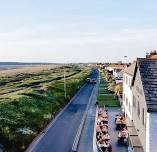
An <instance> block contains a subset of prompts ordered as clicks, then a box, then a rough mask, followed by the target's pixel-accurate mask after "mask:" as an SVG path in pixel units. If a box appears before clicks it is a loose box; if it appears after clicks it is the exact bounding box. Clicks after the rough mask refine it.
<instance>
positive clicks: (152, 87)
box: [132, 58, 157, 152]
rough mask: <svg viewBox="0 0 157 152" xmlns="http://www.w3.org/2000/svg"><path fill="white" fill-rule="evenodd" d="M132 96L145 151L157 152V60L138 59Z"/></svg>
mask: <svg viewBox="0 0 157 152" xmlns="http://www.w3.org/2000/svg"><path fill="white" fill-rule="evenodd" d="M132 95H133V100H132V120H133V123H134V125H135V128H136V131H137V133H138V136H139V139H140V141H141V144H142V147H143V150H144V152H157V149H156V145H157V140H156V137H157V60H153V59H145V58H144V59H142V58H140V59H137V63H136V66H135V72H134V76H133V82H132Z"/></svg>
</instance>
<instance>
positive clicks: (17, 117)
mask: <svg viewBox="0 0 157 152" xmlns="http://www.w3.org/2000/svg"><path fill="white" fill-rule="evenodd" d="M64 70H65V74H66V85H67V97H66V98H65V97H64ZM90 74H91V69H90V68H85V67H79V66H66V67H57V68H53V69H47V70H42V71H38V72H32V73H18V74H16V75H11V76H2V77H0V141H1V144H3V145H4V146H5V147H6V148H7V151H8V152H15V151H16V152H23V151H24V150H25V149H26V148H27V146H28V145H29V144H30V143H31V142H32V140H33V139H34V138H35V137H36V136H37V135H38V134H39V133H40V132H41V130H42V129H43V128H45V126H46V125H47V124H48V123H49V122H50V121H51V120H52V119H53V118H54V117H55V116H56V115H57V113H58V112H59V111H61V110H62V109H63V107H64V106H65V105H66V104H67V103H68V102H69V100H70V99H71V98H72V97H73V95H74V94H75V93H76V92H77V91H78V89H79V88H80V87H81V86H82V85H83V83H84V80H85V79H86V78H87V77H89V75H90Z"/></svg>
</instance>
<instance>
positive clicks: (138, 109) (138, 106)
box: [137, 101, 140, 118]
mask: <svg viewBox="0 0 157 152" xmlns="http://www.w3.org/2000/svg"><path fill="white" fill-rule="evenodd" d="M137 115H138V117H139V118H140V103H139V101H138V103H137Z"/></svg>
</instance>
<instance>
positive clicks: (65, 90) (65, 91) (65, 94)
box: [64, 69, 67, 98]
mask: <svg viewBox="0 0 157 152" xmlns="http://www.w3.org/2000/svg"><path fill="white" fill-rule="evenodd" d="M64 97H65V98H66V97H67V89H66V71H65V69H64Z"/></svg>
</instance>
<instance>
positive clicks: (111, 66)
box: [108, 64, 126, 69]
mask: <svg viewBox="0 0 157 152" xmlns="http://www.w3.org/2000/svg"><path fill="white" fill-rule="evenodd" d="M125 66H126V65H124V64H110V65H109V66H108V67H110V68H115V69H124V68H125Z"/></svg>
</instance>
